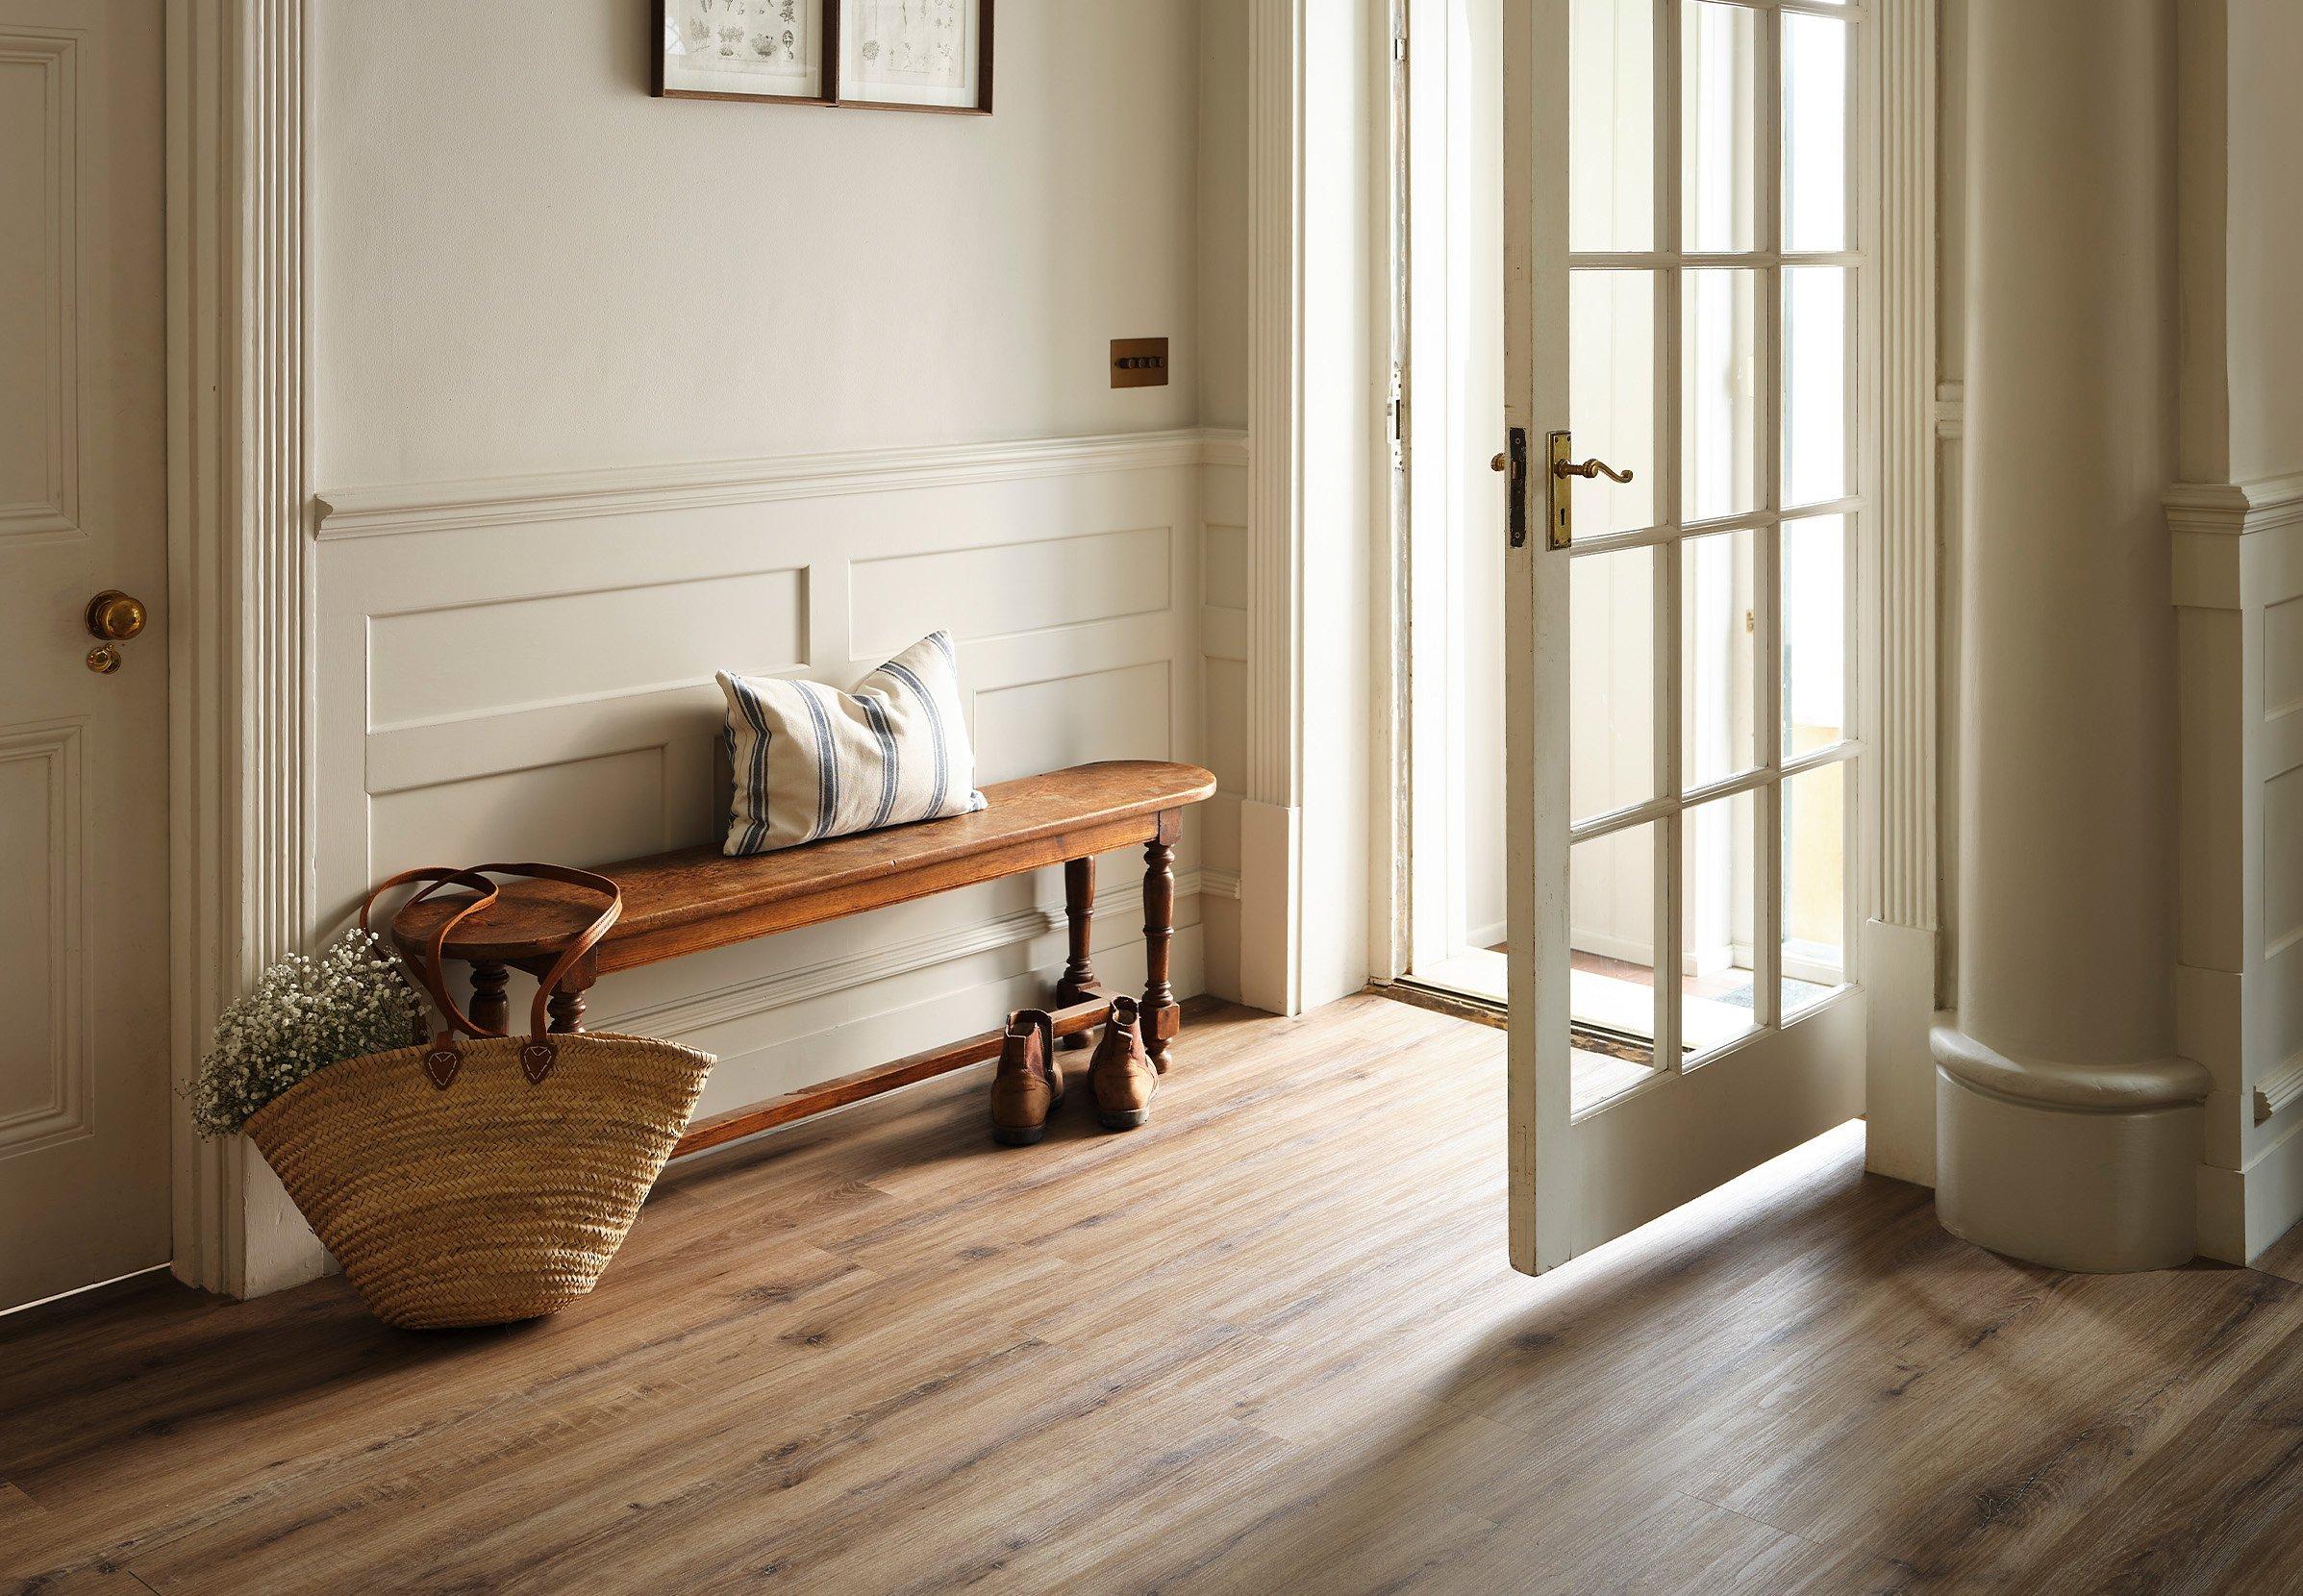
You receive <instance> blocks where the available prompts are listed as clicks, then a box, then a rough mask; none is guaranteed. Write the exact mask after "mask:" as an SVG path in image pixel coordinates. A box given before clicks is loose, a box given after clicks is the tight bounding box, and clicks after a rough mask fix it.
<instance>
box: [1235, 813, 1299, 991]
mask: <svg viewBox="0 0 2303 1596" xmlns="http://www.w3.org/2000/svg"><path fill="white" fill-rule="evenodd" d="M1302 823H1303V810H1300V809H1297V808H1295V807H1293V806H1292V805H1288V804H1266V803H1263V802H1261V801H1259V800H1257V799H1253V798H1248V799H1243V800H1241V802H1240V805H1239V1001H1240V1002H1242V1003H1244V1004H1246V1005H1247V1006H1248V1007H1249V1008H1250V1009H1261V1010H1264V1011H1265V1012H1266V1013H1272V1014H1300V1013H1302V1012H1303V992H1302V987H1301V985H1300V983H1299V974H1300V969H1301V964H1302V960H1301V957H1300V954H1301V943H1302V938H1303V926H1302V916H1301V913H1300V910H1299V907H1298V906H1299V905H1300V904H1301V903H1302V901H1303V900H1302V891H1303V871H1302V868H1301V864H1302V852H1303V824H1302Z"/></svg>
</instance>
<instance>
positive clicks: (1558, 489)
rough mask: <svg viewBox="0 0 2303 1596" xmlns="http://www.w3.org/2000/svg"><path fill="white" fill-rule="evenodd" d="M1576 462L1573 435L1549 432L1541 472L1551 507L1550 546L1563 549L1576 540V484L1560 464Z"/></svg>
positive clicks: (1570, 473) (1566, 464)
mask: <svg viewBox="0 0 2303 1596" xmlns="http://www.w3.org/2000/svg"><path fill="white" fill-rule="evenodd" d="M1574 463H1575V435H1574V434H1573V433H1569V432H1557V433H1553V434H1552V435H1551V459H1550V461H1549V462H1548V468H1547V469H1546V470H1545V471H1544V473H1543V484H1544V490H1545V494H1546V497H1547V499H1548V502H1549V504H1550V507H1551V513H1550V517H1549V519H1550V524H1551V546H1552V547H1553V548H1555V549H1564V548H1565V547H1566V546H1567V545H1568V544H1570V543H1572V542H1574V541H1575V487H1574V485H1573V483H1572V481H1571V478H1572V475H1573V473H1572V472H1569V471H1564V470H1562V469H1561V467H1562V466H1570V465H1573V464H1574Z"/></svg>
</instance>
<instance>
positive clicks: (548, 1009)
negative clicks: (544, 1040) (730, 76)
mask: <svg viewBox="0 0 2303 1596" xmlns="http://www.w3.org/2000/svg"><path fill="white" fill-rule="evenodd" d="M599 978H600V972H599V970H598V968H597V967H596V966H595V965H594V964H593V963H592V961H591V960H590V959H589V958H586V959H584V960H579V961H578V962H577V964H576V967H575V968H574V969H572V970H570V971H568V972H567V974H566V975H565V976H563V977H562V978H561V982H560V985H559V986H557V987H556V988H554V990H553V992H552V996H551V998H550V999H549V1001H547V1002H546V1003H545V1005H544V1012H545V1013H546V1014H547V1015H549V1016H550V1027H549V1029H550V1030H551V1032H552V1034H553V1035H559V1036H563V1035H570V1034H572V1033H574V1032H578V1031H581V1030H583V1029H584V994H585V993H586V992H588V991H589V990H590V989H591V984H592V983H593V982H595V981H597V980H599Z"/></svg>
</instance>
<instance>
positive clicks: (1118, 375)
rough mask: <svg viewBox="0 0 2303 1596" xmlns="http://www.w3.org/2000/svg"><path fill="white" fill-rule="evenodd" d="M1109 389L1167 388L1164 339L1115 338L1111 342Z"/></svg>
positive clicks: (1165, 343) (1165, 342)
mask: <svg viewBox="0 0 2303 1596" xmlns="http://www.w3.org/2000/svg"><path fill="white" fill-rule="evenodd" d="M1112 386H1113V387H1166V386H1167V340H1166V339H1165V338H1114V339H1113V340H1112Z"/></svg>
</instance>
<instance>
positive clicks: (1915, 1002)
mask: <svg viewBox="0 0 2303 1596" xmlns="http://www.w3.org/2000/svg"><path fill="white" fill-rule="evenodd" d="M1935 967H1936V934H1935V933H1934V932H1932V931H1922V930H1920V929H1918V928H1917V927H1915V926H1898V925H1890V924H1889V923H1888V922H1886V921H1884V920H1866V921H1865V922H1864V929H1863V965H1862V968H1863V972H1864V985H1865V986H1867V987H1868V988H1869V989H1870V994H1871V1001H1870V1009H1869V1015H1868V1019H1867V1021H1866V1025H1867V1029H1868V1035H1866V1037H1865V1054H1866V1055H1867V1060H1868V1061H1867V1063H1866V1065H1865V1083H1864V1114H1865V1143H1864V1167H1865V1169H1867V1170H1869V1171H1870V1172H1871V1173H1872V1174H1874V1175H1887V1176H1890V1177H1892V1178H1893V1179H1895V1180H1898V1181H1911V1182H1914V1183H1915V1184H1917V1185H1924V1186H1932V1185H1935V1110H1936V1086H1935V1054H1934V1053H1933V1051H1932V1050H1931V1049H1930V1048H1929V1047H1928V1043H1927V1033H1928V1030H1929V1028H1930V1027H1931V1026H1932V1025H1933V1024H1934V1023H1935V1008H1936V1003H1935Z"/></svg>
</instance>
